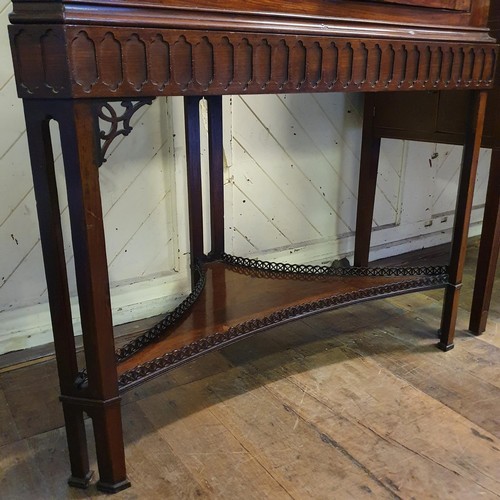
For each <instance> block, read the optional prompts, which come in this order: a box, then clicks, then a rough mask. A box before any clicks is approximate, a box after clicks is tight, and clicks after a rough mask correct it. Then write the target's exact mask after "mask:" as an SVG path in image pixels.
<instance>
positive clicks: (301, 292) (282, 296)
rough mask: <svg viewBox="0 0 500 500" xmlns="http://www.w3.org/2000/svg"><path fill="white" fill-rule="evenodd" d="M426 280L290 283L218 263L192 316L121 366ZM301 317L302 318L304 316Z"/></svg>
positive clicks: (213, 265) (327, 279)
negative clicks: (252, 323)
mask: <svg viewBox="0 0 500 500" xmlns="http://www.w3.org/2000/svg"><path fill="white" fill-rule="evenodd" d="M420 278H421V276H420V277H419V276H415V277H370V278H366V277H362V276H360V277H316V276H309V277H305V278H302V279H300V278H293V276H291V275H290V276H288V279H287V277H286V275H285V276H283V275H282V276H279V275H276V274H275V275H273V274H272V273H268V275H267V276H266V275H264V276H261V275H259V273H258V272H255V271H245V270H244V269H239V268H231V267H228V266H227V265H225V264H223V263H220V262H214V263H211V264H209V265H207V283H206V285H205V288H204V290H203V292H202V293H201V295H200V297H199V298H198V300H197V301H196V303H195V304H194V306H193V307H192V309H191V310H190V312H189V314H188V315H186V317H185V318H184V319H183V320H182V321H181V322H179V323H178V324H177V325H175V326H173V327H172V328H171V331H169V332H167V333H166V335H165V337H164V339H162V340H159V341H158V342H155V343H153V344H151V345H150V346H147V347H144V348H143V349H142V350H141V351H139V352H138V353H137V354H134V355H133V356H132V357H131V358H129V359H126V360H125V361H123V362H121V363H120V364H119V365H118V375H119V376H120V375H122V374H123V373H124V372H126V371H128V370H130V369H133V368H134V367H136V366H137V365H141V364H144V363H146V362H147V361H150V360H153V359H155V358H157V357H160V356H162V355H164V354H167V353H169V352H172V351H174V350H176V349H180V348H181V347H183V346H187V345H189V344H191V343H193V342H196V341H199V340H200V339H203V338H207V337H209V336H211V335H213V334H215V333H218V334H222V333H224V332H226V331H227V330H228V329H229V328H231V327H235V326H237V325H240V324H242V323H244V322H247V321H249V320H259V319H262V318H266V317H269V316H271V314H272V313H275V312H279V311H283V310H285V309H287V308H290V307H297V306H299V307H300V306H301V305H304V304H314V303H317V302H319V301H321V300H322V299H325V298H329V297H334V296H340V295H343V294H346V293H349V292H355V291H358V290H368V289H370V288H374V287H380V286H383V285H390V284H398V283H412V282H414V283H415V287H416V288H417V287H418V285H417V282H418V281H419V279H420ZM394 293H398V291H397V290H395V292H394ZM400 293H401V292H400ZM381 295H382V293H379V294H378V296H381ZM376 296H377V295H374V296H373V297H372V298H375V297H376ZM306 314H309V313H308V312H307V310H304V312H303V313H302V315H306ZM297 316H298V317H300V316H301V314H300V312H298V313H297Z"/></svg>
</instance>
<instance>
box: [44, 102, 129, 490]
mask: <svg viewBox="0 0 500 500" xmlns="http://www.w3.org/2000/svg"><path fill="white" fill-rule="evenodd" d="M51 105H53V104H52V103H51ZM56 111H57V114H56V116H55V118H56V119H57V120H58V121H59V125H60V131H61V143H62V151H63V159H64V169H65V174H66V187H67V191H68V206H69V213H70V221H71V235H72V240H73V252H74V257H75V270H76V280H77V287H78V299H79V305H80V314H81V324H82V331H83V341H84V350H85V359H86V365H87V373H88V388H87V390H86V394H85V399H80V400H79V399H78V398H71V399H69V398H68V399H66V403H67V404H68V405H77V406H80V407H81V408H83V409H84V410H85V412H86V413H88V414H89V416H90V417H91V418H92V421H93V425H94V433H95V437H96V448H97V458H98V466H99V482H98V483H97V487H98V488H99V489H101V490H103V491H113V492H115V491H119V490H121V489H124V488H126V487H128V486H129V485H130V483H129V481H128V480H127V477H126V471H125V455H124V447H123V436H122V422H121V414H120V407H119V401H120V398H119V393H118V382H117V371H116V357H115V345H114V338H113V325H112V318H111V303H110V297H109V280H108V265H107V259H106V248H105V241H104V227H103V217H102V208H101V196H100V187H99V172H98V164H99V152H100V144H99V139H98V134H97V132H98V123H97V117H96V114H95V112H94V109H93V103H92V101H91V100H81V101H78V100H72V101H61V103H60V104H58V106H57V110H56Z"/></svg>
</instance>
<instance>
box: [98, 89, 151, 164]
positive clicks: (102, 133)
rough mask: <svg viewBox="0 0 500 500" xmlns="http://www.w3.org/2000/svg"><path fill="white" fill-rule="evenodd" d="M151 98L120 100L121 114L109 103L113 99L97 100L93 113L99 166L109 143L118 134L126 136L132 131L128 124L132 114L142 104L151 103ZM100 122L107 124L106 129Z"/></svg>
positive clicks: (104, 160) (102, 161)
mask: <svg viewBox="0 0 500 500" xmlns="http://www.w3.org/2000/svg"><path fill="white" fill-rule="evenodd" d="M153 99H154V97H144V98H140V99H124V100H122V101H121V102H120V105H121V106H122V107H123V108H124V109H123V112H122V113H121V114H120V113H119V111H117V110H116V109H115V107H113V105H112V104H111V102H113V101H99V102H98V103H97V104H96V106H95V114H96V118H97V123H98V128H99V131H98V135H99V141H100V149H99V151H98V165H99V166H101V165H102V164H103V163H105V162H106V160H107V158H106V154H107V152H108V150H109V147H110V146H111V143H112V142H113V141H114V140H115V139H116V138H117V137H118V136H120V135H123V136H127V135H129V134H130V132H132V129H133V126H132V125H131V124H130V120H131V119H132V117H133V116H134V114H135V113H136V112H137V111H138V110H139V109H141V108H142V107H143V106H145V105H150V104H152V102H153ZM120 111H121V110H120ZM102 122H104V123H107V124H109V128H108V130H103V129H101V123H102Z"/></svg>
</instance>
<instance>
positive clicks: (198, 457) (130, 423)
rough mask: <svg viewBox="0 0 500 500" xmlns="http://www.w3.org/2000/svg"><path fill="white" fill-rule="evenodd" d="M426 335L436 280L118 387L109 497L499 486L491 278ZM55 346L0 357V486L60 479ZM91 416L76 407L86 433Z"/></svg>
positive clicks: (23, 492) (55, 486) (430, 492)
mask: <svg viewBox="0 0 500 500" xmlns="http://www.w3.org/2000/svg"><path fill="white" fill-rule="evenodd" d="M475 251H476V249H473V251H472V252H470V257H469V262H468V269H467V277H466V284H465V287H464V295H463V300H462V304H463V306H464V309H462V310H461V311H460V315H459V324H458V333H457V342H456V348H455V349H454V350H453V351H451V352H449V353H442V352H441V351H439V350H437V349H436V348H435V344H436V341H437V338H436V330H437V328H438V325H439V315H440V309H441V304H440V299H441V294H442V292H429V293H426V294H414V295H407V296H402V297H399V298H394V299H390V300H385V301H378V302H371V303H368V304H366V305H362V306H356V307H354V308H346V309H343V310H339V311H335V312H331V313H326V314H322V315H319V316H315V317H312V318H309V319H307V320H303V321H298V322H295V323H291V324H289V325H286V326H283V327H280V328H275V329H274V330H271V331H269V332H267V333H264V334H261V335H260V336H256V337H254V338H252V339H250V340H247V341H243V342H241V343H239V344H236V345H234V346H232V347H230V348H226V349H225V350H223V351H221V352H218V353H213V354H210V355H208V356H206V357H204V358H202V359H200V360H198V361H197V362H195V363H193V364H190V365H188V366H185V367H183V368H180V369H178V370H176V371H174V372H172V373H171V374H167V375H165V376H162V377H160V378H158V379H156V380H154V381H152V382H149V383H148V384H146V385H143V386H141V387H140V388H138V389H137V390H135V391H133V392H130V393H128V394H126V395H125V397H124V400H123V419H124V427H125V441H126V455H127V467H128V473H129V478H130V480H131V481H132V488H130V489H128V490H126V491H124V492H121V493H119V494H117V495H116V496H115V497H114V498H117V499H165V498H174V499H177V498H178V499H188V498H213V499H216V498H217V499H218V498H221V499H222V498H224V499H226V498H227V499H232V500H234V499H245V500H248V499H258V500H261V499H264V498H272V499H281V498H295V499H344V498H353V499H363V498H377V499H379V498H380V499H383V498H404V499H413V498H415V499H430V498H439V499H446V498H449V499H454V500H455V499H460V500H462V499H479V498H481V499H489V498H499V497H500V304H499V302H500V279H497V282H496V291H495V295H494V303H493V307H492V312H491V315H490V322H489V326H488V330H487V332H486V333H485V334H484V335H483V336H482V337H480V338H475V337H473V336H472V335H470V334H468V333H466V328H467V324H468V314H467V311H466V309H465V308H466V307H468V304H469V303H470V295H471V292H472V287H471V280H472V276H473V274H472V273H473V268H472V265H471V264H472V263H473V261H474V255H475ZM57 397H58V389H57V379H56V370H55V365H54V361H53V360H52V359H50V357H49V358H48V360H45V361H44V362H39V363H36V364H33V365H31V366H25V367H20V368H19V367H17V368H16V367H14V368H13V367H11V368H8V369H5V368H4V369H3V370H2V373H0V498H2V499H3V500H5V499H16V500H17V499H23V500H24V499H58V498H88V497H92V498H94V497H95V498H98V497H101V496H102V497H104V495H101V494H100V493H99V492H98V491H97V490H96V488H95V486H94V485H92V486H91V487H90V488H89V489H88V490H87V491H79V490H74V489H71V488H69V487H68V486H67V485H66V479H67V476H68V473H69V471H68V463H67V456H66V443H65V435H64V429H63V428H62V427H61V425H62V416H61V408H60V406H59V403H58V399H57ZM90 432H91V429H90V422H89V433H90Z"/></svg>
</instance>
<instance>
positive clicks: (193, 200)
mask: <svg viewBox="0 0 500 500" xmlns="http://www.w3.org/2000/svg"><path fill="white" fill-rule="evenodd" d="M200 99H201V97H199V96H189V97H185V98H184V120H185V128H186V162H187V188H188V208H189V243H190V248H191V270H192V273H191V275H192V280H193V286H194V279H195V278H194V264H195V262H196V261H197V260H201V259H203V255H204V253H203V204H202V191H201V149H200V148H201V146H200Z"/></svg>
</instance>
